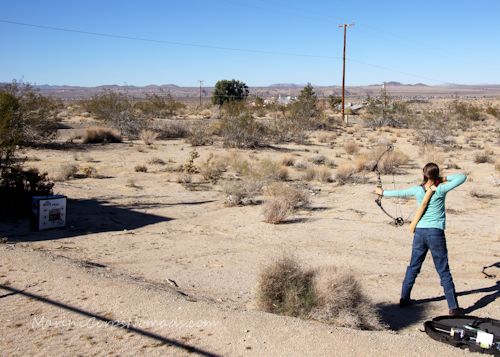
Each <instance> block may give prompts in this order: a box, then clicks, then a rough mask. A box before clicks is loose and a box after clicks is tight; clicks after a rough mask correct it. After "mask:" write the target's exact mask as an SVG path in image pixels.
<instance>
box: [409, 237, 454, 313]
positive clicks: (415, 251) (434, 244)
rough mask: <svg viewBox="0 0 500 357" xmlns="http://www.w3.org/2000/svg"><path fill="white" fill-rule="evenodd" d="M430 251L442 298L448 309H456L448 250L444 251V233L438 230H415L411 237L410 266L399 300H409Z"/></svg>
mask: <svg viewBox="0 0 500 357" xmlns="http://www.w3.org/2000/svg"><path fill="white" fill-rule="evenodd" d="M429 249H430V251H431V254H432V260H433V261H434V266H435V267H436V271H437V272H438V274H439V278H440V279H441V286H442V287H443V290H444V296H445V297H446V301H447V302H448V307H449V308H450V309H456V308H458V301H457V294H456V293H455V285H454V284H453V278H452V277H451V273H450V267H449V266H448V250H447V249H446V238H445V235H444V231H443V230H442V229H438V228H417V229H416V230H415V236H414V237H413V248H412V252H411V261H410V265H408V268H407V269H406V275H405V279H404V281H403V288H402V289H401V298H403V299H410V293H411V289H412V288H413V284H414V283H415V279H416V278H417V275H418V273H420V268H421V267H422V263H423V262H424V260H425V256H426V255H427V251H428V250H429Z"/></svg>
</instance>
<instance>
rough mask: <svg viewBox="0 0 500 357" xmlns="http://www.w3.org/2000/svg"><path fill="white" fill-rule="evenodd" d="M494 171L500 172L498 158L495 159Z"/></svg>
mask: <svg viewBox="0 0 500 357" xmlns="http://www.w3.org/2000/svg"><path fill="white" fill-rule="evenodd" d="M495 171H496V172H500V160H497V161H496V162H495Z"/></svg>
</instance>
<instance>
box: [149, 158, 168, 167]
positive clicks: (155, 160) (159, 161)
mask: <svg viewBox="0 0 500 357" xmlns="http://www.w3.org/2000/svg"><path fill="white" fill-rule="evenodd" d="M148 164H150V165H165V161H163V160H162V159H160V158H159V157H152V158H151V159H149V160H148Z"/></svg>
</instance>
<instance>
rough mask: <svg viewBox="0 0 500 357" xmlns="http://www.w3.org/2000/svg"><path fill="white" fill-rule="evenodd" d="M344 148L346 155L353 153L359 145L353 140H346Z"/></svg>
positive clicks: (357, 149)
mask: <svg viewBox="0 0 500 357" xmlns="http://www.w3.org/2000/svg"><path fill="white" fill-rule="evenodd" d="M344 150H345V152H346V153H347V154H348V155H353V154H356V153H357V152H358V151H359V146H358V144H356V142H355V141H354V140H347V141H346V142H345V143H344Z"/></svg>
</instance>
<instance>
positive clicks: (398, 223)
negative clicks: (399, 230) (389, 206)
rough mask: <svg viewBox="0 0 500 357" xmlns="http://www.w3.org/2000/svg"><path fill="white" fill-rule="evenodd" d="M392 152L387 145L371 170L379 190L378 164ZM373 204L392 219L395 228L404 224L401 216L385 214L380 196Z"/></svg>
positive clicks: (391, 147) (392, 148) (392, 147)
mask: <svg viewBox="0 0 500 357" xmlns="http://www.w3.org/2000/svg"><path fill="white" fill-rule="evenodd" d="M393 150H394V146H393V145H387V149H385V150H384V152H382V154H380V156H379V157H378V159H377V162H376V163H375V165H374V166H373V168H372V171H373V172H375V173H376V174H377V187H378V188H380V189H382V178H381V177H380V170H379V169H378V164H379V162H380V160H381V159H382V157H383V156H384V155H385V154H386V153H388V152H390V151H393ZM375 203H376V204H377V206H379V207H380V209H381V210H382V212H384V213H385V214H386V215H387V216H388V217H390V218H391V219H392V223H393V224H394V225H395V226H402V225H403V224H405V220H404V218H403V217H401V216H397V217H394V216H393V215H391V214H390V213H389V212H387V211H386V209H385V208H384V207H383V206H382V195H378V197H377V199H376V200H375Z"/></svg>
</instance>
